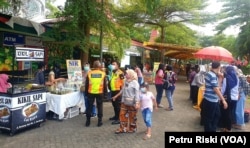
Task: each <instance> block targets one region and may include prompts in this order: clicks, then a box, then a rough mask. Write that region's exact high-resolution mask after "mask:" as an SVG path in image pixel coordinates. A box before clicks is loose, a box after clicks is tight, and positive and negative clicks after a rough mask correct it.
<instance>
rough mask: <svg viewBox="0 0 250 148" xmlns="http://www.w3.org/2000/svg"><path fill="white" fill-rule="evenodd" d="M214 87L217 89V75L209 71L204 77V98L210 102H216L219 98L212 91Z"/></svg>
mask: <svg viewBox="0 0 250 148" xmlns="http://www.w3.org/2000/svg"><path fill="white" fill-rule="evenodd" d="M214 87H218V78H217V75H216V74H215V73H214V72H212V71H209V72H207V73H206V75H205V93H204V98H205V99H206V100H208V101H210V102H218V101H219V97H218V95H217V94H216V93H215V91H214Z"/></svg>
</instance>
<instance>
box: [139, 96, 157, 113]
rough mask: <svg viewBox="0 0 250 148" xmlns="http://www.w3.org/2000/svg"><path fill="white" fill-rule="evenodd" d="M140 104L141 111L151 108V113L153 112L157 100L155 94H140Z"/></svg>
mask: <svg viewBox="0 0 250 148" xmlns="http://www.w3.org/2000/svg"><path fill="white" fill-rule="evenodd" d="M139 98H140V103H141V110H144V109H145V108H149V109H150V110H151V112H153V99H155V97H154V94H153V93H152V92H150V91H147V92H146V93H140V96H139Z"/></svg>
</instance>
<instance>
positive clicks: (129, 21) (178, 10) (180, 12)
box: [112, 0, 211, 61]
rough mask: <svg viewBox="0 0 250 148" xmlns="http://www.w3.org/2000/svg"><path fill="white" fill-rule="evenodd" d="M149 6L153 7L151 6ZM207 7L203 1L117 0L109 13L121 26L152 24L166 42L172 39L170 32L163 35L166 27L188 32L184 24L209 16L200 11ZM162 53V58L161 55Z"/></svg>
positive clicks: (163, 41) (161, 40) (204, 19)
mask: <svg viewBox="0 0 250 148" xmlns="http://www.w3.org/2000/svg"><path fill="white" fill-rule="evenodd" d="M150 5H152V6H151V7H150ZM206 6H207V4H206V1H205V0H199V1H197V0H185V1H175V0H157V1H150V2H148V1H147V2H146V1H145V0H133V1H132V0H131V1H124V0H120V1H119V3H118V4H117V6H116V7H115V8H114V10H112V12H113V16H114V18H115V20H116V21H117V22H118V23H119V24H121V25H125V26H130V27H137V26H139V27H145V26H151V27H152V28H157V29H159V30H160V34H161V36H160V42H161V43H166V42H167V41H168V40H173V39H170V38H171V36H170V35H169V36H167V37H166V35H167V34H166V30H170V29H171V28H173V27H172V26H173V25H174V26H175V27H176V28H175V31H177V32H176V33H180V34H185V32H186V33H190V31H188V32H187V30H188V29H187V28H185V27H183V23H187V24H189V23H190V24H200V23H202V22H207V21H208V20H209V19H211V17H210V15H208V14H205V13H204V12H202V11H200V10H203V9H204V8H205V7H206ZM180 30H182V31H180ZM169 32H171V31H169ZM169 32H168V33H169ZM173 32H174V31H173ZM186 39H187V38H186ZM182 43H183V42H182ZM188 44H189V43H188ZM192 44H193V43H192ZM162 51H163V52H164V50H162ZM161 55H162V57H161V61H163V56H164V54H163V53H162V54H161Z"/></svg>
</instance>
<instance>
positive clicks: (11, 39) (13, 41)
mask: <svg viewBox="0 0 250 148" xmlns="http://www.w3.org/2000/svg"><path fill="white" fill-rule="evenodd" d="M3 44H4V45H9V46H12V45H24V36H23V35H20V34H13V33H5V32H4V33H3Z"/></svg>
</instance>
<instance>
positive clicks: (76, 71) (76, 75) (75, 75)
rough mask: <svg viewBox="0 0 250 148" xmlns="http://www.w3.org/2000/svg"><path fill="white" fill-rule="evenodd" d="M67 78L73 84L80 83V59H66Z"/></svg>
mask: <svg viewBox="0 0 250 148" xmlns="http://www.w3.org/2000/svg"><path fill="white" fill-rule="evenodd" d="M66 62H67V72H68V80H69V81H71V82H74V83H75V84H82V66H81V61H80V60H66Z"/></svg>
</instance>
